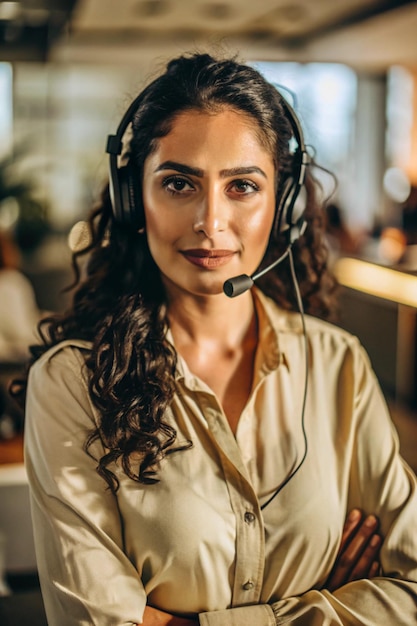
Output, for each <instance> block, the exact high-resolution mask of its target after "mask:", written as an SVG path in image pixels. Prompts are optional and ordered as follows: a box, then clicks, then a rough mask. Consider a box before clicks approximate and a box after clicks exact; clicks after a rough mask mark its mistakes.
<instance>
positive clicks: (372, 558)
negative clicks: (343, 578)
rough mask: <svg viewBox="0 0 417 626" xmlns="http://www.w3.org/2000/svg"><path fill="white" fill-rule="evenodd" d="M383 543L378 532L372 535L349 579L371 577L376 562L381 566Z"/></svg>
mask: <svg viewBox="0 0 417 626" xmlns="http://www.w3.org/2000/svg"><path fill="white" fill-rule="evenodd" d="M381 544H382V538H381V537H380V536H379V535H377V534H375V535H372V537H371V538H370V540H369V543H368V544H367V545H366V547H365V549H364V551H363V552H362V554H361V556H360V558H359V559H358V561H357V562H356V563H355V565H354V567H353V569H352V570H351V572H350V573H349V581H352V580H358V579H359V578H369V577H371V571H372V568H373V567H375V564H376V563H377V564H378V566H379V562H378V555H379V550H380V548H381ZM373 575H375V574H373Z"/></svg>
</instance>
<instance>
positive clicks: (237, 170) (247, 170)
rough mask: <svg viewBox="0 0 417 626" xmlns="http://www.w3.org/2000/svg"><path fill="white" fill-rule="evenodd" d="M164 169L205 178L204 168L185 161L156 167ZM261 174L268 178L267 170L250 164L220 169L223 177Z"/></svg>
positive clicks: (158, 169)
mask: <svg viewBox="0 0 417 626" xmlns="http://www.w3.org/2000/svg"><path fill="white" fill-rule="evenodd" d="M163 170H175V171H176V172H180V173H181V174H188V175H190V176H197V178H203V176H204V170H202V169H200V168H199V167H191V166H190V165H185V164H184V163H178V162H177V161H164V162H163V163H161V164H160V165H158V167H157V168H156V170H155V172H161V171H163ZM254 173H255V174H260V175H261V176H263V177H264V178H267V175H266V174H265V172H264V171H263V170H262V169H261V168H260V167H257V166H256V165H249V166H247V167H243V166H242V167H232V168H230V169H226V170H220V176H221V177H222V178H228V177H229V176H242V175H246V174H254Z"/></svg>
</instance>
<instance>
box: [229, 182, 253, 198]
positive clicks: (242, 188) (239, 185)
mask: <svg viewBox="0 0 417 626" xmlns="http://www.w3.org/2000/svg"><path fill="white" fill-rule="evenodd" d="M229 190H230V191H232V192H234V193H236V194H239V195H242V196H244V195H249V194H252V193H256V192H257V191H259V187H258V185H257V184H256V183H254V182H253V180H246V179H238V180H233V181H232V182H231V183H230V185H229Z"/></svg>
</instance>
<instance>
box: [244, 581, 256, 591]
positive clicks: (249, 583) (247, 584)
mask: <svg viewBox="0 0 417 626" xmlns="http://www.w3.org/2000/svg"><path fill="white" fill-rule="evenodd" d="M253 587H254V584H253V582H252V581H251V580H247V581H246V582H245V583H243V585H242V589H244V590H245V591H250V590H251V589H253Z"/></svg>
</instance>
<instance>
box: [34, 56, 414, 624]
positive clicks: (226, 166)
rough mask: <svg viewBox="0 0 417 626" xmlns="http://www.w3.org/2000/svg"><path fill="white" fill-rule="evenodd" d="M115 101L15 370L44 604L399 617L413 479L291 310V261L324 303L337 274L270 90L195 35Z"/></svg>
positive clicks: (310, 326)
mask: <svg viewBox="0 0 417 626" xmlns="http://www.w3.org/2000/svg"><path fill="white" fill-rule="evenodd" d="M126 120H129V121H131V122H132V124H131V126H132V136H131V141H130V144H129V147H128V153H127V155H126V157H127V159H128V161H127V164H125V165H123V166H121V167H120V166H118V164H117V155H118V154H119V153H120V150H121V146H120V136H119V135H120V133H118V134H117V135H116V136H115V137H111V138H110V139H109V151H110V153H111V154H112V156H111V167H112V171H111V189H110V191H111V196H112V201H111V199H110V194H109V190H108V189H106V190H105V192H104V193H103V197H102V201H101V203H100V204H99V206H98V207H97V208H96V210H95V212H94V215H93V217H92V219H91V227H92V240H91V245H90V246H89V249H88V252H89V253H90V256H89V261H88V264H87V267H86V269H85V278H84V279H83V280H82V281H81V282H80V284H79V285H78V287H77V289H76V292H75V295H74V302H73V306H72V308H71V310H70V311H68V313H67V314H66V315H64V316H61V317H60V318H58V319H55V320H52V321H50V322H49V326H48V332H47V333H46V332H45V331H44V344H45V345H44V346H42V347H41V348H38V349H37V350H36V351H35V352H34V361H35V362H34V363H33V364H32V367H31V370H30V375H29V381H28V389H27V416H26V421H27V422H26V423H27V426H26V461H27V469H28V475H29V480H30V484H31V490H32V506H33V521H34V528H35V539H36V545H37V551H38V563H39V571H40V576H41V581H42V589H43V594H44V599H45V605H46V610H47V613H48V619H49V623H50V624H52V625H55V624H56V625H58V624H59V626H65V625H67V624H68V625H74V624H99V625H100V626H105V625H109V626H110V625H112V626H114V625H115V624H139V623H143V624H145V625H147V626H152V625H155V624H172V625H174V626H185V625H187V624H192V623H200V624H204V625H213V626H220V625H223V624H235V625H238V626H244V625H249V624H250V625H251V626H253V625H254V624H256V625H257V626H264V625H265V626H270V625H275V624H284V623H285V624H294V625H297V626H301V625H305V624H309V625H312V624H317V625H318V624H323V625H324V624H378V625H380V624H396V625H400V624H403V625H405V624H407V625H408V626H409V625H410V624H411V623H414V621H415V618H416V598H417V583H416V580H417V531H416V529H415V524H414V519H415V514H416V513H417V500H416V495H415V478H414V476H413V475H412V474H411V472H410V470H409V469H408V468H407V467H406V466H405V465H404V464H403V462H402V461H401V459H400V458H399V456H398V445H397V441H396V438H395V435H394V434H393V433H392V429H391V423H390V420H389V417H388V414H387V410H386V407H385V404H384V402H383V399H382V397H381V393H380V391H379V389H378V385H377V383H376V381H375V377H374V375H373V373H372V371H371V369H370V366H369V363H368V361H367V359H366V356H365V355H364V354H363V351H362V349H361V347H360V346H359V345H358V342H357V341H356V340H355V339H354V338H352V337H351V336H350V335H348V334H347V333H345V332H343V331H341V330H339V329H337V328H335V327H333V326H331V325H330V324H328V323H327V322H324V321H321V320H319V319H317V317H312V316H307V319H306V331H305V333H304V332H303V324H302V317H301V316H300V314H299V313H298V312H297V285H295V286H294V284H293V280H292V278H291V276H292V267H293V266H294V268H295V274H296V275H297V277H298V280H299V281H300V290H301V294H302V297H303V301H304V306H305V307H306V310H307V313H311V314H313V315H314V316H321V317H326V316H327V315H329V313H330V311H331V301H332V291H333V287H334V284H333V280H332V278H331V276H330V275H329V273H328V272H327V270H326V261H325V256H326V255H325V249H324V247H323V243H322V241H323V239H322V236H323V232H322V220H321V217H320V211H319V206H318V201H317V197H316V184H315V182H314V179H313V177H312V174H311V171H310V170H311V167H310V166H308V159H307V157H306V154H303V152H304V151H303V149H302V147H303V142H302V135H301V134H300V131H299V129H297V122H296V121H295V120H294V119H293V117H292V114H291V110H290V109H289V108H288V106H287V105H286V104H285V102H284V101H283V99H282V97H281V96H280V95H279V94H278V93H277V91H276V90H275V89H274V88H273V87H272V86H271V85H269V84H268V83H267V82H266V81H265V80H264V79H263V78H262V77H261V76H260V75H259V74H258V73H257V72H256V71H255V70H254V69H252V68H250V67H247V66H245V65H240V64H238V63H236V62H235V61H234V60H224V61H222V60H216V59H213V58H212V57H210V56H209V55H194V56H191V57H188V58H187V57H181V58H179V59H176V60H174V61H172V62H171V63H169V65H168V67H167V70H166V72H165V73H164V74H163V75H162V76H160V77H159V78H157V79H156V80H155V81H154V82H153V83H151V85H149V86H148V87H147V88H146V89H145V90H144V91H143V92H142V94H141V95H140V96H139V97H138V98H137V99H136V100H135V102H134V103H133V105H132V107H131V108H130V109H129V111H128V113H127V115H126V116H125V118H124V120H123V123H121V131H123V130H124V129H125V127H126V126H127V125H128V124H127V123H126ZM292 136H294V137H295V139H297V140H298V143H299V146H298V149H297V150H295V151H293V150H290V146H291V145H292V144H293V143H294V142H293V141H290V140H291V138H292ZM306 170H307V172H306ZM300 187H303V188H305V191H306V196H307V200H306V206H305V210H304V211H302V212H301V214H300V211H299V210H298V212H297V211H296V210H295V207H293V205H294V203H295V201H296V196H297V195H298V192H299V191H300V189H299V188H300ZM304 223H306V227H305V224H304ZM280 255H284V257H286V258H285V260H284V261H283V262H282V263H281V264H280V265H279V266H277V267H276V268H275V269H274V270H271V271H269V272H267V273H265V274H264V275H263V276H262V277H261V278H260V279H259V282H258V287H256V288H255V287H252V288H251V289H248V290H246V291H245V292H244V293H242V294H241V295H239V296H238V297H236V298H228V297H227V296H226V295H225V294H224V292H223V285H224V283H225V282H226V281H227V280H228V279H230V278H231V277H234V276H240V275H246V276H251V275H252V274H253V272H254V271H255V270H256V269H257V268H258V267H260V268H266V267H267V266H268V264H270V263H272V262H273V261H274V260H275V259H276V258H278V257H280ZM292 263H293V265H292ZM249 282H250V281H249ZM306 343H307V349H308V355H309V356H308V363H307V365H308V387H307V386H306V385H305V371H306V356H305V354H306ZM23 391H24V390H23V389H22V393H23ZM307 448H308V449H307ZM351 510H353V511H352V513H351V515H350V516H349V518H348V521H347V525H346V526H344V520H345V518H346V515H347V513H348V512H349V511H351ZM361 510H362V511H363V515H364V516H363V517H361V513H360V511H361ZM371 513H374V514H376V515H377V516H378V517H379V519H380V523H381V532H382V534H383V535H384V536H385V540H384V544H383V546H382V550H381V556H380V561H381V566H382V575H381V576H379V577H376V574H377V571H376V566H375V560H376V559H377V556H376V555H377V551H378V548H379V545H378V544H379V537H378V534H377V522H376V518H375V517H374V516H373V515H371ZM352 536H353V539H352V541H351V542H350V543H349V539H350V538H351V537H352ZM363 548H365V550H364V551H362V550H363ZM338 554H339V557H338V556H337V555H338ZM357 579H358V580H357ZM346 583H347V584H346Z"/></svg>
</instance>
